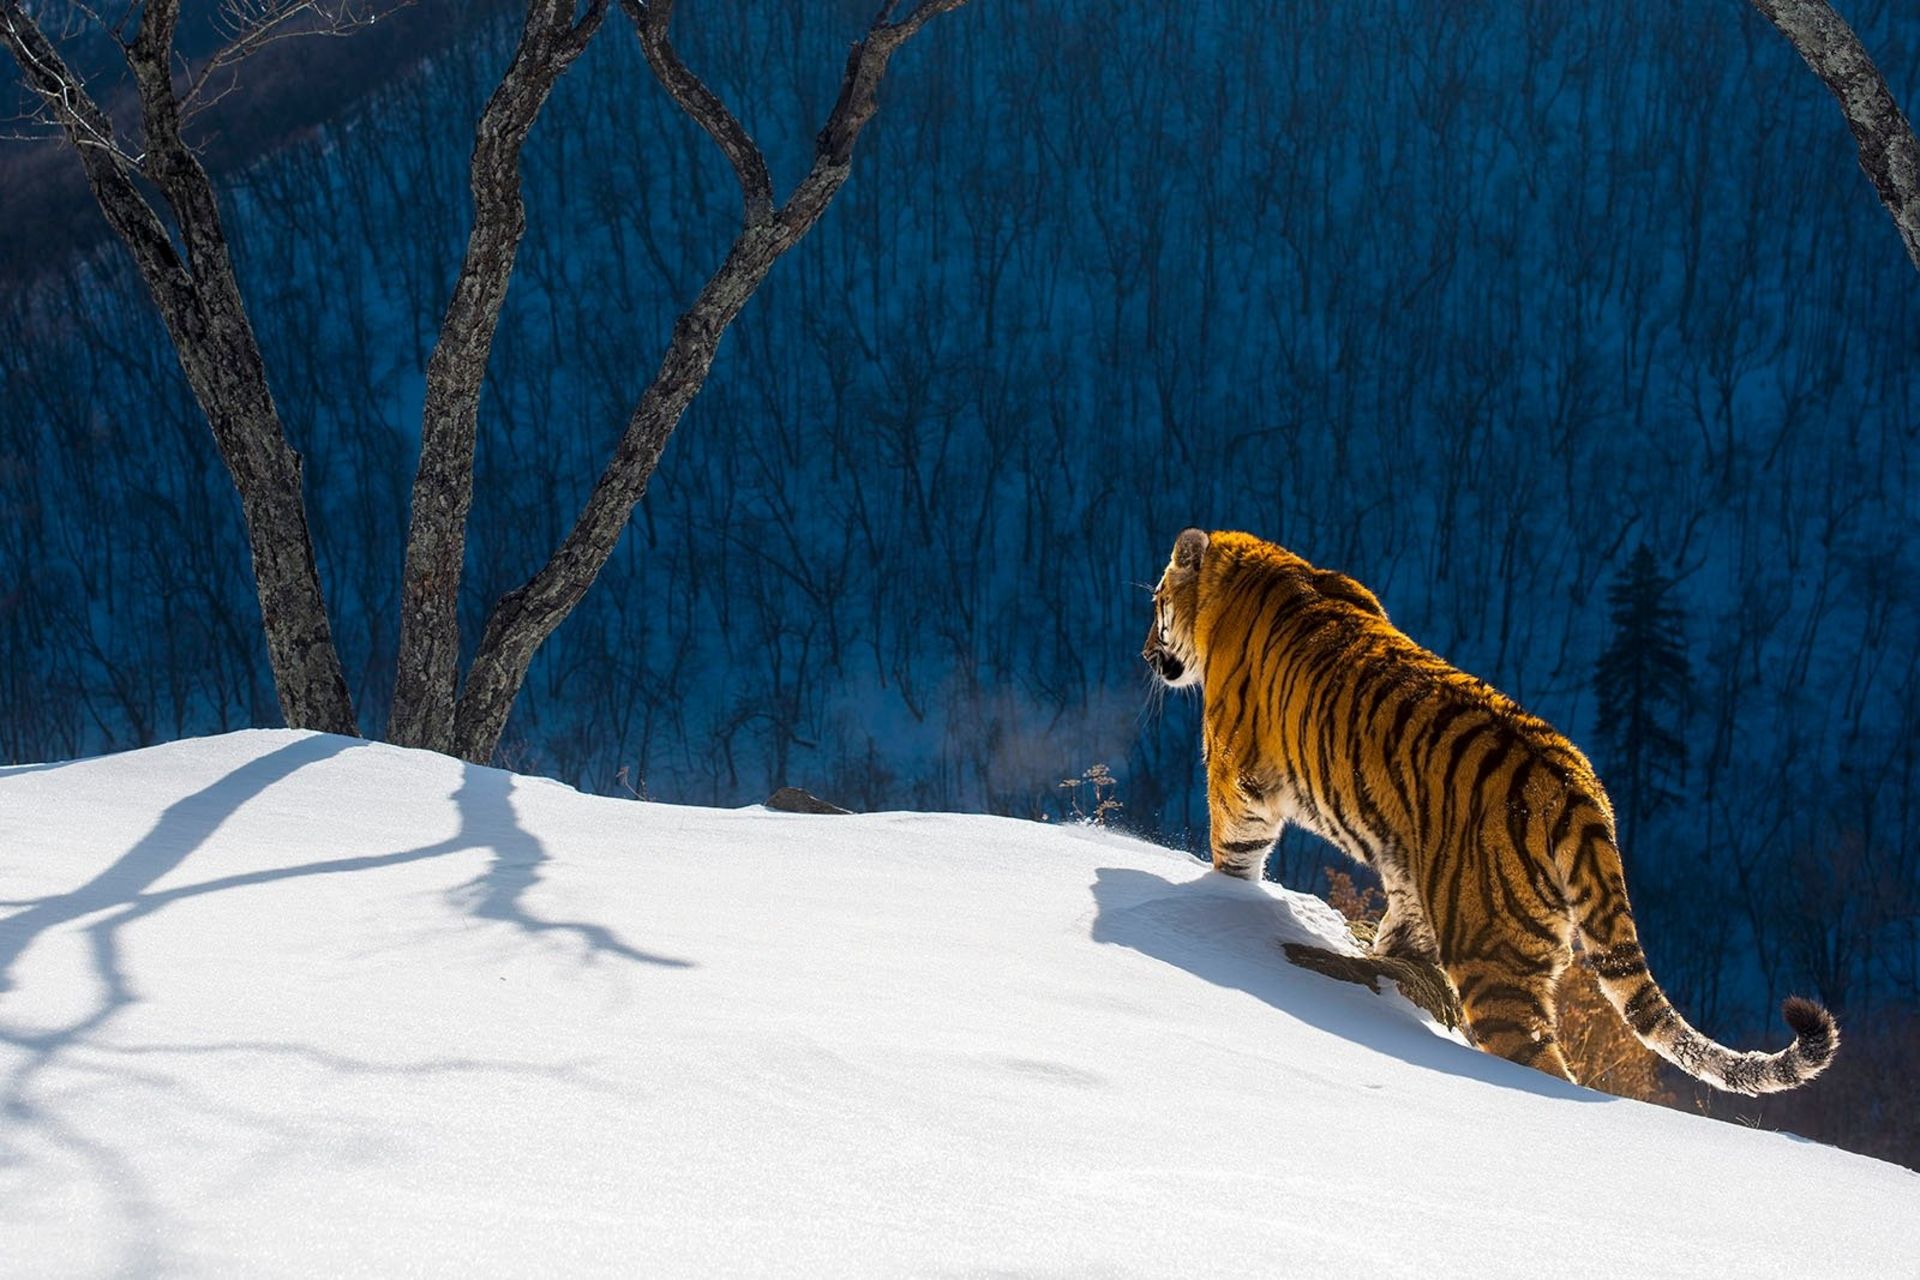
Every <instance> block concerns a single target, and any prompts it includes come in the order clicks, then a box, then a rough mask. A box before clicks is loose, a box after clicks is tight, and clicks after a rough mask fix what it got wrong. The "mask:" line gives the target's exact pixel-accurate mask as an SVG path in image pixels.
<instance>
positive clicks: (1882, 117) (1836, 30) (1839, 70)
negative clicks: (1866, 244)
mask: <svg viewBox="0 0 1920 1280" xmlns="http://www.w3.org/2000/svg"><path fill="white" fill-rule="evenodd" d="M1752 3H1753V7H1754V8H1756V9H1758V10H1759V11H1760V12H1761V13H1762V14H1763V15H1765V17H1766V19H1767V21H1769V22H1771V23H1772V24H1773V25H1774V26H1775V28H1777V29H1778V30H1779V32H1780V34H1781V35H1783V36H1785V37H1786V38H1787V40H1788V41H1789V42H1790V43H1791V44H1792V45H1793V47H1794V48H1795V49H1796V50H1798V51H1799V53H1800V56H1801V57H1802V58H1804V59H1805V60H1806V63H1807V65H1808V66H1809V67H1811V68H1813V73H1814V74H1815V75H1817V76H1819V77H1820V79H1821V80H1822V81H1823V82H1824V83H1825V84H1826V86H1827V88H1829V89H1831V90H1832V91H1833V96H1834V97H1836V98H1838V99H1839V100H1840V109H1841V111H1842V112H1844V113H1845V115H1846V117H1847V128H1849V129H1851V130H1852V131H1853V138H1854V141H1855V142H1856V143H1857V144H1858V145H1859V148H1860V167H1861V168H1862V169H1864V170H1865V171H1866V174H1867V178H1868V180H1869V181H1871V182H1872V183H1873V189H1874V190H1875V191H1877V192H1879V194H1880V203H1882V204H1884V205H1886V207H1887V212H1888V213H1889V214H1891V215H1892V216H1893V225H1894V227H1895V228H1896V229H1897V230H1898V231H1899V233H1900V240H1901V242H1902V243H1903V244H1905V245H1906V247H1907V257H1908V258H1910V259H1912V261H1913V265H1914V267H1915V268H1916V269H1920V142H1916V141H1915V139H1914V134H1913V126H1912V125H1911V124H1909V123H1908V121H1907V118H1906V116H1904V115H1903V114H1901V111H1900V106H1899V104H1898V103H1896V102H1895V101H1894V100H1893V94H1892V93H1891V92H1890V91H1889V90H1888V89H1887V82H1886V80H1885V78H1883V77H1882V76H1881V74H1880V70H1879V68H1878V67H1875V66H1874V65H1873V59H1872V58H1870V57H1868V56H1867V50H1866V47H1865V46H1864V45H1862V44H1861V43H1860V37H1858V36H1857V35H1855V34H1854V32H1853V28H1852V27H1850V26H1848V25H1847V22H1846V19H1844V18H1842V17H1841V16H1840V15H1839V14H1838V13H1836V12H1834V9H1833V7H1832V6H1831V5H1829V4H1828V3H1827V2H1826V0H1752Z"/></svg>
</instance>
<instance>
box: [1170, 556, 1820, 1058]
mask: <svg viewBox="0 0 1920 1280" xmlns="http://www.w3.org/2000/svg"><path fill="white" fill-rule="evenodd" d="M1141 656H1142V657H1143V658H1144V659H1145V660H1146V663H1147V665H1148V666H1149V668H1151V671H1152V674H1153V676H1155V677H1157V678H1158V680H1159V681H1160V682H1161V683H1162V684H1164V685H1166V686H1168V687H1171V688H1188V687H1194V686H1197V687H1198V688H1199V690H1200V695H1201V726H1202V728H1201V736H1202V744H1201V745H1202V753H1203V755H1204V758H1205V761H1206V771H1207V817H1208V825H1209V843H1210V846H1211V852H1212V857H1213V866H1214V868H1215V869H1216V870H1217V871H1220V872H1224V873H1225V874H1227V875H1232V876H1239V877H1243V878H1249V879H1252V878H1258V877H1259V876H1260V874H1261V872H1262V871H1263V869H1264V868H1265V865H1266V860H1267V855H1268V854H1269V853H1270V852H1271V851H1272V849H1273V846H1274V842H1275V840H1276V839H1278V837H1279V834H1280V832H1281V830H1282V828H1283V827H1285V825H1286V824H1288V823H1293V824H1295V825H1297V826H1299V827H1301V828H1303V829H1305V830H1307V831H1309V832H1312V833H1313V834H1315V835H1317V836H1320V837H1321V838H1322V839H1325V840H1327V841H1328V842H1330V843H1331V844H1333V845H1334V846H1335V847H1336V848H1338V849H1339V850H1340V851H1341V852H1343V853H1344V854H1346V855H1347V856H1349V857H1351V858H1353V859H1355V860H1357V861H1359V862H1361V863H1363V864H1365V865H1366V866H1368V867H1371V868H1373V870H1374V871H1376V872H1377V873H1378V874H1379V877H1380V880H1381V883H1382V886H1383V888H1384V892H1385V901H1386V911H1385V915H1384V916H1383V917H1382V919H1381V921H1380V924H1379V929H1378V933H1377V934H1376V936H1375V940H1374V943H1373V949H1374V954H1375V955H1378V956H1396V957H1402V958H1406V959H1410V960H1415V961H1423V962H1425V963H1428V964H1432V965H1436V966H1438V967H1439V969H1440V970H1441V971H1442V972H1443V973H1445V974H1446V976H1447V978H1448V980H1449V981H1450V982H1451V983H1452V984H1453V987H1454V990H1455V992H1456V994H1457V995H1458V997H1459V1000H1460V1005H1461V1009H1462V1012H1463V1014H1464V1025H1465V1029H1466V1031H1467V1033H1468V1036H1469V1038H1470V1039H1471V1041H1472V1042H1473V1043H1474V1044H1475V1045H1477V1046H1478V1047H1479V1048H1481V1049H1483V1050H1485V1051H1487V1052H1489V1053H1493V1054H1497V1055H1499V1056H1500V1057H1503V1058H1508V1059H1511V1060H1512V1061H1514V1062H1517V1063H1521V1064H1524V1065H1528V1066H1532V1067H1535V1068H1538V1069H1539V1070H1541V1071H1544V1072H1546V1073H1548V1074H1549V1075H1554V1076H1558V1077H1560V1078H1562V1079H1565V1080H1568V1081H1573V1080H1574V1075H1573V1072H1572V1070H1571V1069H1570V1068H1569V1066H1568V1063H1567V1059H1566V1056H1565V1055H1564V1054H1563V1053H1562V1051H1561V1049H1560V1046H1559V1044H1558V1043H1557V1041H1556V1039H1555V1027H1556V1020H1557V1019H1556V1010H1555V1007H1554V991H1555V986H1556V983H1557V981H1558V979H1559V977H1560V974H1561V973H1562V971H1564V970H1565V968H1566V967H1567V965H1568V964H1570V963H1571V962H1572V959H1573V946H1574V944H1575V943H1576V942H1577V943H1578V944H1579V946H1580V947H1581V948H1582V949H1583V950H1584V952H1585V956H1586V959H1587V962H1588V963H1589V964H1591V966H1592V968H1593V971H1594V973H1595V975H1596V977H1597V978H1598V980H1599V985H1600V988H1601V989H1602V990H1603V991H1604V992H1605V993H1606V996H1607V1000H1608V1002H1609V1003H1610V1004H1611V1005H1612V1006H1613V1008H1614V1009H1615V1010H1616V1011H1617V1012H1618V1014H1619V1016H1620V1017H1621V1018H1622V1019H1623V1020H1624V1021H1625V1022H1626V1024H1627V1026H1629V1027H1630V1028H1632V1030H1633V1033H1634V1035H1635V1036H1637V1037H1638V1038H1639V1039H1640V1041H1641V1042H1642V1043H1644V1044H1645V1045H1646V1046H1647V1047H1648V1048H1650V1049H1652V1050H1653V1051H1654V1052H1655V1053H1657V1054H1659V1055H1660V1056H1661V1057H1663V1058H1665V1059H1666V1060H1667V1061H1669V1062H1671V1063H1673V1064H1674V1065H1675V1066H1677V1067H1679V1068H1680V1069H1681V1070H1682V1071H1685V1072H1686V1073H1688V1074H1689V1075H1691V1076H1693V1077H1695V1078H1697V1079H1699V1080H1702V1081H1704V1082H1706V1083H1707V1084H1709V1085H1712V1086H1714V1087H1715V1088H1719V1089H1723V1090H1726V1091H1728V1092H1731V1093H1740V1094H1761V1093H1773V1092H1777V1091H1779V1090H1783V1089H1791V1088H1794V1087H1796V1086H1798V1085H1802V1084H1805V1083H1806V1082H1807V1081H1809V1080H1811V1079H1813V1078H1814V1077H1815V1076H1817V1075H1819V1074H1820V1073H1821V1072H1822V1071H1823V1070H1825V1069H1826V1067H1827V1064H1828V1063H1830V1062H1831V1061H1832V1060H1833V1057H1834V1053H1835V1051H1836V1050H1837V1049H1838V1047H1839V1031H1838V1029H1837V1027H1836V1026H1835V1023H1834V1020H1833V1016H1832V1015H1831V1014H1830V1013H1828V1012H1827V1010H1826V1009H1825V1008H1823V1007H1821V1006H1820V1005H1819V1004H1816V1003H1815V1002H1813V1001H1811V1000H1806V999H1802V998H1800V997H1797V996H1796V997H1791V998H1789V999H1788V1000H1787V1001H1786V1002H1785V1004H1784V1005H1783V1006H1782V1012H1783V1013H1784V1015H1785V1017H1786V1020H1787V1023H1788V1025H1789V1026H1791V1027H1792V1029H1793V1031H1794V1035H1795V1039H1794V1042H1793V1044H1792V1045H1790V1046H1789V1047H1787V1048H1786V1049H1783V1050H1781V1051H1780V1052H1778V1053H1772V1054H1768V1053H1761V1052H1740V1051H1736V1050H1733V1049H1728V1048H1726V1047H1725V1046H1723V1045H1721V1044H1719V1043H1717V1042H1715V1041H1714V1040H1712V1039H1709V1038H1708V1037H1707V1036H1705V1035H1703V1034H1702V1033H1701V1032H1699V1031H1696V1030H1695V1029H1694V1028H1693V1027H1692V1026H1690V1025H1689V1024H1688V1023H1687V1021H1686V1019H1684V1018H1682V1017H1681V1016H1680V1014H1679V1013H1678V1012H1677V1011H1676V1010H1675V1009H1674V1007H1673V1005H1672V1004H1671V1003H1670V1002H1669V1001H1668V999H1667V996H1666V994H1665V993H1664V992H1662V991H1661V989H1660V987H1659V986H1658V985H1657V984H1656V983H1655V982H1654V980H1653V976H1652V974H1651V973H1650V972H1649V970H1648V968H1647V959H1646V955H1645V953H1644V952H1643V951H1642V950H1641V947H1640V938H1639V934H1638V932H1637V931H1636V929H1635V926H1634V920H1633V911H1632V908H1631V907H1630V906H1629V905H1628V901H1627V887H1626V880H1625V878H1624V876H1623V874H1622V871H1621V860H1620V851H1619V849H1618V847H1617V846H1616V844H1615V839H1614V821H1613V809H1612V806H1611V804H1610V802H1609V801H1608V799H1607V794H1606V792H1605V790H1603V789H1602V787H1601V785H1600V781H1599V779H1598V778H1597V777H1596V776H1595V774H1594V770H1593V767H1592V765H1591V764H1589V763H1588V761H1587V758H1586V757H1585V756H1584V755H1582V754H1581V752H1580V750H1579V749H1578V748H1577V747H1575V746H1574V745H1573V743H1571V742H1569V741H1568V740H1567V739H1566V738H1565V737H1564V736H1563V735H1561V734H1560V733H1559V732H1557V731H1556V730H1555V729H1554V728H1553V727H1552V726H1551V725H1549V724H1548V723H1547V722H1546V721H1544V720H1542V719H1540V718H1539V717H1538V716H1535V715H1532V714H1530V713H1529V712H1527V711H1525V710H1523V709H1522V708H1521V707H1520V706H1519V705H1518V704H1517V703H1515V702H1514V701H1513V700H1512V699H1510V698H1508V697H1507V696H1506V695H1504V694H1502V693H1500V692H1499V691H1498V690H1496V689H1494V688H1493V687H1492V686H1491V685H1488V684H1486V683H1485V682H1483V681H1481V680H1479V679H1476V678H1475V677H1473V676H1471V675H1468V674H1467V673H1465V672H1463V671H1461V670H1459V669H1458V668H1456V667H1454V666H1452V665H1450V664H1449V663H1447V662H1446V661H1445V660H1444V659H1442V658H1440V657H1438V656H1437V655H1435V654H1433V653H1431V652H1429V651H1428V650H1426V649H1423V648H1421V647H1420V646H1419V645H1418V644H1416V643H1414V642H1413V641H1412V640H1411V639H1409V638H1408V637H1407V636H1406V635H1405V634H1404V633H1403V632H1401V631H1400V630H1399V629H1398V628H1397V627H1395V626H1394V625H1393V624H1392V623H1391V622H1389V621H1388V620H1387V613H1386V610H1385V609H1383V608H1382V607H1381V605H1380V601H1379V600H1378V599H1377V598H1376V597H1375V596H1374V594H1373V593H1372V592H1371V591H1369V590H1367V588H1366V587H1364V586H1362V585H1361V584H1360V583H1358V582H1356V581H1355V580H1354V579H1352V578H1350V577H1348V576H1346V575H1345V574H1342V573H1338V572H1334V571H1332V570H1328V569H1320V568H1316V567H1315V566H1313V565H1312V564H1309V563H1308V562H1307V561H1306V560H1304V559H1302V558H1301V557H1300V556H1297V555H1295V554H1293V553H1292V552H1290V551H1287V550H1286V549H1284V548H1282V547H1280V546H1277V545H1275V544H1273V543H1271V542H1266V541H1263V540H1261V539H1259V538H1256V537H1254V536H1252V535H1250V534H1246V533H1235V532H1217V533H1208V532H1206V531H1204V530H1201V529H1188V530H1186V531H1184V532H1183V533H1181V534H1180V536H1179V538H1178V540H1176V541H1175V543H1174V546H1173V554H1172V556H1171V557H1169V559H1168V562H1167V567H1166V570H1165V572H1164V573H1162V575H1161V577H1160V581H1159V583H1158V584H1157V585H1156V586H1155V587H1154V590H1153V622H1152V626H1151V628H1150V629H1149V630H1148V632H1147V641H1146V644H1145V646H1144V648H1143V649H1142V651H1141Z"/></svg>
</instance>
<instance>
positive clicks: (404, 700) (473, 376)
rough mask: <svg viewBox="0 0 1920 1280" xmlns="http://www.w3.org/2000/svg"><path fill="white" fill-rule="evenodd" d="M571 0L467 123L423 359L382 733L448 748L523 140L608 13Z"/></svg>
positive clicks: (546, 17) (522, 50)
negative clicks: (452, 268) (476, 461)
mask: <svg viewBox="0 0 1920 1280" xmlns="http://www.w3.org/2000/svg"><path fill="white" fill-rule="evenodd" d="M573 8H574V6H573V2H572V0H534V2H533V3H531V4H529V5H528V6H527V19H526V25H525V26H524V27H523V28H522V30H521V34H520V44H519V46H518V47H517V48H516V49H515V50H514V55H513V61H512V62H511V63H510V64H509V65H508V67H507V70H506V73H505V74H504V75H503V76H501V78H500V85H499V87H498V88H496V89H495V90H494V92H493V96H492V97H491V98H490V99H488V101H487V106H486V109H485V111H483V112H482V113H481V116H480V123H479V124H478V125H477V126H476V127H475V129H474V142H473V160H472V165H471V169H470V173H469V186H470V188H471V190H472V192H473V230H472V232H471V233H470V234H469V235H468V237H467V251H466V257H465V259H464V260H463V261H462V262H461V264H460V276H459V279H458V280H457V281H456V282H455V283H454V287H453V297H452V299H451V300H449V301H448V303H447V312H446V316H445V318H444V319H443V320H442V322H441V325H440V337H439V341H438V342H437V343H436V344H435V346H434V349H433V355H432V357H431V358H430V359H429V360H428V362H427V400H426V408H425V411H424V413H423V414H422V416H421V423H420V466H419V470H418V471H417V472H416V473H415V475H414V481H413V503H412V508H411V515H410V520H409V524H408V529H407V551H406V568H405V571H404V574H403V577H402V587H401V603H400V653H399V660H398V663H397V667H396V670H395V673H394V688H393V710H392V715H391V716H390V718H389V720H388V724H387V739H388V741H390V742H394V743H398V744H399V745H400V746H403V747H427V748H430V749H432V750H434V751H449V750H451V749H452V745H453V711H454V694H455V691H456V688H457V684H458V680H459V663H460V619H459V607H460V574H461V569H462V567H463V561H464V559H465V556H466V545H467V513H468V512H469V510H470V509H471V508H472V506H473V455H474V445H475V436H476V432H477V423H478V419H479V411H480V389H481V385H482V383H483V382H484V380H485V378H486V373H487V358H488V356H489V355H490V354H491V352H492V350H493V335H494V331H495V329H496V328H497V326H498V324H499V319H500V307H501V305H502V304H503V303H504V302H505V301H506V297H507V286H508V283H509V281H510V280H511V278H512V276H513V263H514V256H515V254H516V253H517V251H518V250H519V247H520V238H521V236H522V235H524V234H525V232H526V228H527V216H526V207H525V205H524V203H523V202H522V200H521V196H520V149H521V147H522V146H523V145H525V143H526V140H527V134H528V133H529V132H530V131H531V130H532V129H533V123H534V121H535V120H536V119H537V118H538V117H539V114H540V108H541V107H542V106H543V105H545V103H546V100H547V96H548V94H549V93H551V92H552V89H553V86H554V83H555V82H556V81H557V80H558V79H559V78H560V75H561V74H562V73H563V72H564V71H566V69H567V68H568V66H570V65H571V64H572V62H573V60H574V59H575V58H576V57H578V56H579V55H580V53H581V52H582V51H583V50H584V49H585V48H586V46H587V42H588V40H590V39H591V38H592V36H593V33H594V32H595V31H596V30H597V29H598V28H599V26H600V22H601V20H602V19H603V18H604V17H605V16H606V11H607V0H595V2H594V3H592V4H590V5H588V7H587V10H586V12H585V13H584V14H583V15H582V16H581V18H580V20H579V22H578V23H577V24H576V23H574V22H573V21H572V17H573Z"/></svg>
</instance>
